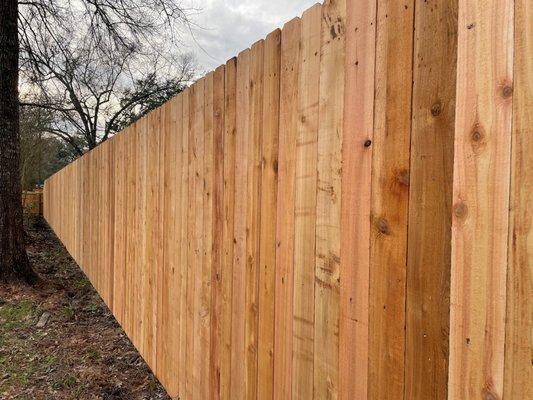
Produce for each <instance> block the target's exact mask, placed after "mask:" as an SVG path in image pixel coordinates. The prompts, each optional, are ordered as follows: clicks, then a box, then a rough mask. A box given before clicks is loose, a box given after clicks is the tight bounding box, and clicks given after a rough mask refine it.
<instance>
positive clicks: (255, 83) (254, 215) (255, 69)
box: [244, 40, 264, 399]
mask: <svg viewBox="0 0 533 400" xmlns="http://www.w3.org/2000/svg"><path fill="white" fill-rule="evenodd" d="M263 53H264V41H263V40H261V41H259V42H257V43H255V44H254V45H252V47H251V50H250V72H249V113H248V116H249V122H248V126H249V128H248V129H249V137H248V152H247V154H248V163H247V171H246V174H247V195H246V198H247V201H248V204H247V206H246V210H247V212H246V276H245V280H246V282H245V285H246V293H245V328H244V329H245V333H244V341H245V344H244V346H245V359H244V368H245V371H246V373H245V381H244V383H245V390H246V393H245V398H247V399H256V398H257V361H258V359H257V338H258V308H259V305H258V302H259V298H258V296H259V287H258V284H259V238H260V236H259V232H260V222H261V199H260V197H259V196H260V193H261V157H262V154H261V136H262V119H263Z"/></svg>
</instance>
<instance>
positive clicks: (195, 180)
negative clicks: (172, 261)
mask: <svg viewBox="0 0 533 400" xmlns="http://www.w3.org/2000/svg"><path fill="white" fill-rule="evenodd" d="M197 89H198V87H197V86H195V85H193V86H191V87H190V88H189V89H188V90H187V96H188V98H187V101H186V102H184V110H183V112H184V113H185V110H187V111H188V115H189V119H188V127H187V134H188V137H189V139H188V144H189V192H188V194H187V196H188V199H189V200H188V223H187V229H188V232H187V249H188V256H187V302H186V303H187V323H186V325H187V338H186V349H187V350H186V351H187V355H186V362H185V369H186V371H187V373H186V382H185V390H184V391H183V393H182V395H183V396H184V397H185V398H190V399H193V393H194V386H195V382H194V374H195V371H194V341H195V338H196V337H197V333H196V332H195V326H194V319H195V312H196V309H197V307H198V303H197V302H196V295H195V294H196V293H195V292H196V290H195V281H196V275H197V274H198V273H199V270H200V268H199V267H198V265H199V263H198V251H199V250H198V248H199V245H198V241H199V238H198V233H199V232H197V226H198V224H197V220H198V219H199V218H198V217H197V213H198V212H199V209H200V207H199V206H198V201H199V200H198V196H197V193H198V191H199V190H200V191H201V187H200V189H197V186H198V185H199V171H198V154H199V151H198V148H197V147H198V140H199V139H198V138H196V136H197V135H196V132H195V129H194V127H195V124H196V121H195V118H196V110H197V107H196V105H195V97H196V95H195V92H196V90H197Z"/></svg>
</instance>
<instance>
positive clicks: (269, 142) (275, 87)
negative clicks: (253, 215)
mask: <svg viewBox="0 0 533 400" xmlns="http://www.w3.org/2000/svg"><path fill="white" fill-rule="evenodd" d="M264 46H265V48H264V67H263V127H262V129H263V132H262V143H261V149H262V153H263V158H262V170H261V227H260V244H259V246H260V250H259V253H260V254H259V259H260V260H259V266H260V272H259V310H258V312H259V320H258V330H259V333H258V349H257V352H258V354H257V364H258V365H257V398H258V399H261V400H270V399H272V395H273V381H274V357H273V355H274V308H275V301H274V291H275V272H276V212H277V187H278V179H277V176H278V129H279V82H280V61H281V58H280V54H281V53H280V46H281V31H280V30H279V29H278V30H276V31H274V32H272V33H271V34H270V35H268V36H267V38H266V39H265V45H264Z"/></svg>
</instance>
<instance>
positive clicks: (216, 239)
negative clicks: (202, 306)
mask: <svg viewBox="0 0 533 400" xmlns="http://www.w3.org/2000/svg"><path fill="white" fill-rule="evenodd" d="M224 72H225V71H224V67H218V68H217V69H216V70H215V72H214V76H213V111H212V112H213V206H212V210H213V211H212V213H213V225H212V238H213V253H212V263H213V268H212V270H211V284H212V288H211V310H210V317H211V323H210V327H211V338H210V353H209V359H210V362H209V386H210V399H220V397H221V396H220V371H221V369H222V368H223V367H222V362H223V358H224V357H223V352H224V341H223V332H224V330H223V326H224V321H223V312H224V295H225V289H226V287H227V283H226V282H227V281H228V276H226V274H225V271H224V267H223V252H224V219H225V218H226V214H225V212H224V151H225V150H224V149H225V143H224V121H225V119H224Z"/></svg>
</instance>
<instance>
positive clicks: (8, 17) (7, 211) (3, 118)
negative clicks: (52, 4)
mask: <svg viewBox="0 0 533 400" xmlns="http://www.w3.org/2000/svg"><path fill="white" fill-rule="evenodd" d="M18 51H19V42H18V38H17V0H3V1H1V2H0V91H1V93H2V95H1V96H0V281H6V282H8V281H9V282H11V281H15V280H25V281H26V282H28V283H35V282H36V281H37V279H38V278H37V275H36V274H35V273H34V272H33V270H32V268H31V266H30V262H29V260H28V256H27V254H26V248H25V243H24V228H23V222H22V188H21V184H20V138H19V107H18Z"/></svg>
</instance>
